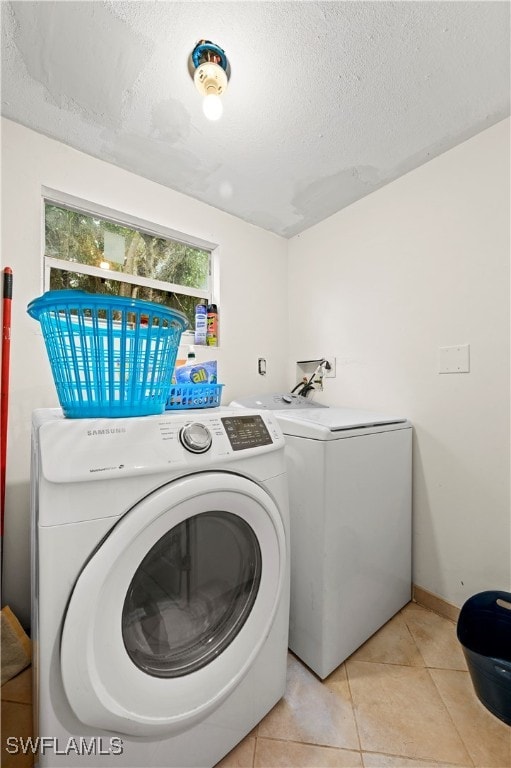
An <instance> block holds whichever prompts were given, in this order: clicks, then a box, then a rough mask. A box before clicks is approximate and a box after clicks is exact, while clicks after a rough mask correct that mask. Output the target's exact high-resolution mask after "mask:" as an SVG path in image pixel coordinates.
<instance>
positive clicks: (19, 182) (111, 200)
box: [1, 119, 287, 623]
mask: <svg viewBox="0 0 511 768" xmlns="http://www.w3.org/2000/svg"><path fill="white" fill-rule="evenodd" d="M42 186H46V187H50V188H52V189H56V190H61V191H63V192H67V193H68V194H71V195H75V196H77V197H80V198H83V199H85V200H90V201H93V202H95V203H99V204H100V205H104V206H107V207H110V208H113V209H115V210H118V211H121V212H124V213H127V214H131V215H134V216H137V217H139V218H142V219H145V220H147V221H149V222H154V223H156V224H160V225H163V226H165V227H169V228H171V229H174V230H178V231H180V232H183V233H185V234H188V235H193V236H195V237H199V238H202V239H203V240H207V241H210V242H214V243H218V244H219V245H220V247H221V250H220V289H219V297H218V298H219V318H220V320H219V326H220V337H221V341H220V344H221V346H220V347H219V348H218V349H217V350H215V352H214V353H212V351H211V350H208V351H202V350H201V355H200V357H199V355H198V357H199V359H209V358H210V357H211V356H212V354H214V356H215V357H216V358H217V359H218V364H219V379H220V380H221V381H223V382H225V384H226V386H225V389H224V393H223V402H224V403H228V402H229V401H230V400H231V399H233V398H234V397H239V396H241V395H247V394H252V393H253V392H260V391H273V390H278V389H281V388H282V387H284V386H285V381H284V378H283V377H284V374H285V365H284V363H283V359H284V355H285V350H286V347H287V344H286V342H287V306H286V303H285V298H286V297H285V283H286V270H287V264H286V252H287V243H286V241H285V240H283V239H282V238H280V237H278V236H276V235H272V234H271V233H269V232H266V231H264V230H262V229H259V228H257V227H253V226H251V225H249V224H246V223H245V222H243V221H241V220H240V219H237V218H235V217H233V216H230V215H228V214H226V213H223V212H221V211H218V210H216V209H215V208H212V207H210V206H208V205H205V204H204V203H200V202H197V201H195V200H193V199H191V198H188V197H186V196H185V195H182V194H179V193H176V192H173V191H171V190H169V189H167V188H165V187H163V186H160V185H158V184H155V183H153V182H150V181H147V180H146V179H143V178H141V177H139V176H136V175H134V174H131V173H128V172H126V171H123V170H121V169H119V168H117V167H115V166H113V165H110V164H108V163H104V162H101V161H99V160H96V159H94V158H92V157H89V156H87V155H85V154H83V153H81V152H77V151H75V150H73V149H71V148H69V147H67V146H65V145H63V144H60V143H58V142H56V141H53V140H50V139H48V138H45V137H44V136H41V135H40V134H37V133H35V132H33V131H30V130H28V129H26V128H23V127H22V126H20V125H17V124H16V123H13V122H11V121H9V120H4V119H3V120H2V248H1V253H2V267H4V266H10V267H12V269H13V272H14V292H13V303H12V342H11V378H10V382H11V384H10V407H9V430H8V458H7V462H8V469H7V493H6V520H5V546H4V583H3V600H4V602H8V603H9V604H10V605H11V607H12V609H13V610H14V611H15V612H16V614H17V615H18V617H19V618H20V620H22V621H24V622H25V623H28V619H29V528H30V524H29V523H30V520H29V474H30V468H29V464H30V419H31V412H32V410H33V409H34V408H40V407H50V406H51V407H55V406H57V405H58V401H57V398H56V393H55V388H54V386H53V380H52V378H51V373H50V368H49V364H48V362H47V358H46V352H45V350H44V344H43V340H42V337H41V336H40V335H39V334H40V331H39V324H38V323H37V322H36V321H34V320H32V319H31V318H29V317H28V315H27V314H26V307H27V304H28V302H29V301H30V300H31V299H33V298H35V297H36V296H39V295H40V294H41V293H42V290H43V282H42V275H43V270H42V256H41V254H42V248H41V237H42V198H41V187H42ZM259 356H262V357H266V359H267V362H268V365H267V371H268V372H267V375H266V377H265V378H262V377H261V376H259V375H258V373H257V358H258V357H259Z"/></svg>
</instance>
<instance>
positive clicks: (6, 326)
mask: <svg viewBox="0 0 511 768" xmlns="http://www.w3.org/2000/svg"><path fill="white" fill-rule="evenodd" d="M11 303H12V269H11V268H10V267H5V269H4V285H3V307H2V309H3V313H2V326H3V329H2V392H1V403H0V423H1V427H0V432H1V435H2V437H1V462H0V473H1V484H0V485H1V487H0V494H1V497H0V498H1V504H2V507H1V514H0V535H1V536H3V535H4V511H5V470H6V466H7V421H8V414H9V365H10V354H11Z"/></svg>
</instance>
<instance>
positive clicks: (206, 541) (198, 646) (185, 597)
mask: <svg viewBox="0 0 511 768" xmlns="http://www.w3.org/2000/svg"><path fill="white" fill-rule="evenodd" d="M260 579H261V552H260V548H259V543H258V541H257V538H256V536H255V534H254V532H253V530H252V528H251V527H250V526H249V525H248V523H246V522H245V521H244V520H242V519H241V518H240V517H238V516H237V515H233V514H231V513H229V512H224V511H212V512H205V513H203V514H200V515H196V516H195V517H192V518H189V519H187V520H185V521H184V522H182V523H180V524H179V525H177V526H176V527H175V528H173V529H172V530H171V531H169V532H168V533H167V534H166V535H165V536H163V537H162V538H161V539H160V540H159V541H158V542H157V543H156V544H155V545H154V546H153V547H152V549H151V550H150V551H149V553H148V554H147V555H146V557H145V558H144V560H143V561H142V563H141V564H140V566H139V568H138V569H137V571H136V573H135V575H134V577H133V579H132V582H131V584H130V587H129V589H128V593H127V596H126V599H125V602H124V608H123V613H122V634H123V639H124V644H125V647H126V650H127V652H128V654H129V655H130V657H131V659H132V661H133V662H134V663H135V664H136V665H137V667H139V668H140V669H142V670H143V671H144V672H146V673H147V674H149V675H154V676H156V677H179V676H181V675H186V674H189V673H190V672H194V671H195V670H197V669H200V668H201V667H203V666H205V665H206V664H208V663H209V662H210V661H211V660H212V659H214V658H215V657H216V656H218V655H219V654H220V653H222V651H223V650H224V649H225V648H226V647H227V646H228V645H229V644H230V643H231V642H232V640H233V639H234V638H235V637H236V635H237V634H238V632H239V631H240V629H241V628H242V626H243V624H244V623H245V621H246V620H247V618H248V616H249V614H250V611H251V609H252V606H253V604H254V602H255V599H256V596H257V592H258V589H259V583H260Z"/></svg>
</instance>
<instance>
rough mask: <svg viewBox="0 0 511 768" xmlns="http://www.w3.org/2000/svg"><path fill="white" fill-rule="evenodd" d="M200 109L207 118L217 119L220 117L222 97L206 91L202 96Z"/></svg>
mask: <svg viewBox="0 0 511 768" xmlns="http://www.w3.org/2000/svg"><path fill="white" fill-rule="evenodd" d="M202 111H203V112H204V114H205V115H206V117H207V118H208V120H218V119H219V118H220V117H222V113H223V111H224V105H223V104H222V99H221V98H220V96H218V95H217V94H216V93H208V95H207V96H204V101H203V102H202Z"/></svg>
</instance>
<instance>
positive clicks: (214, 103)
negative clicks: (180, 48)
mask: <svg viewBox="0 0 511 768" xmlns="http://www.w3.org/2000/svg"><path fill="white" fill-rule="evenodd" d="M190 62H191V74H192V77H193V81H194V83H195V87H196V88H197V90H198V91H199V93H201V94H202V95H203V96H204V101H203V102H202V110H203V112H204V114H205V115H206V117H207V118H208V120H218V119H219V118H220V117H221V116H222V112H223V104H222V99H221V98H220V97H221V96H222V94H223V93H224V92H225V90H226V89H227V83H228V82H229V77H230V74H231V68H230V64H229V62H228V61H227V56H226V55H225V51H224V50H223V49H222V48H220V46H218V45H215V44H214V43H212V42H211V41H210V40H199V42H198V43H197V45H196V46H195V48H194V49H193V51H192V53H191V56H190Z"/></svg>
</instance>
